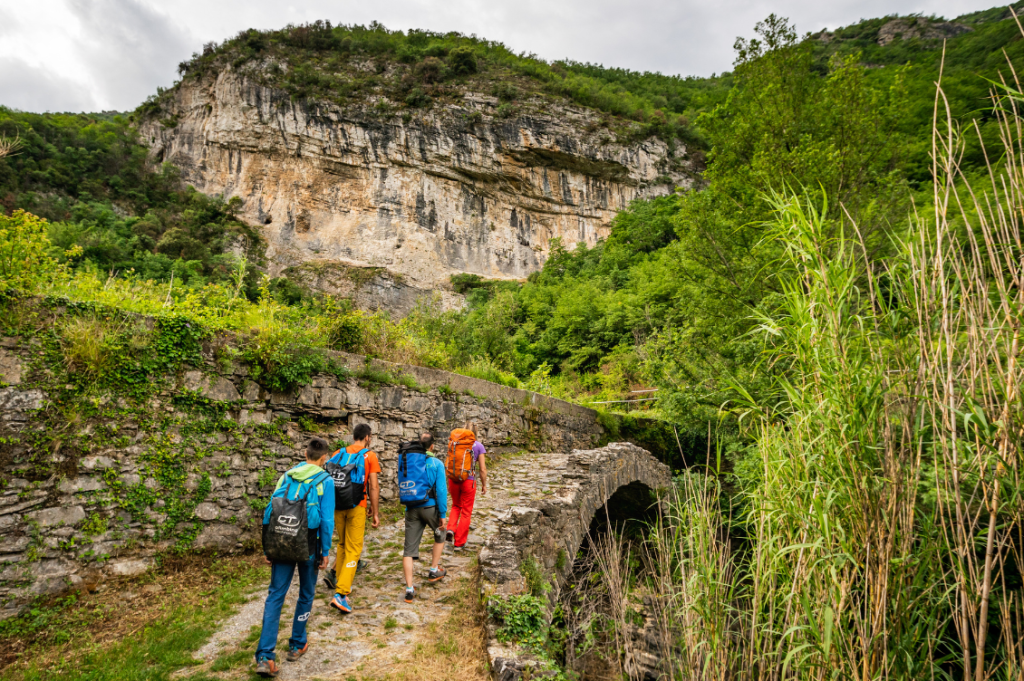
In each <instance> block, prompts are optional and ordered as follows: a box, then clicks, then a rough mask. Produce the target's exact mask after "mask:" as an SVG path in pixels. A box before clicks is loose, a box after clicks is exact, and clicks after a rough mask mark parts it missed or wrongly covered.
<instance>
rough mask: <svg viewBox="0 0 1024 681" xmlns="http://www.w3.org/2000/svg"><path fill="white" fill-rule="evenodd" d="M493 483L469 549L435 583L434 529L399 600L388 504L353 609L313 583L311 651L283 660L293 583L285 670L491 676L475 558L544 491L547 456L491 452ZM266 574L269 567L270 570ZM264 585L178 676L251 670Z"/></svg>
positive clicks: (447, 561)
mask: <svg viewBox="0 0 1024 681" xmlns="http://www.w3.org/2000/svg"><path fill="white" fill-rule="evenodd" d="M493 459H494V460H493V461H490V462H489V466H488V469H489V472H490V482H491V487H490V489H489V490H488V493H487V495H486V496H484V495H481V494H479V493H478V494H477V497H476V505H475V509H474V512H473V525H472V528H471V531H470V536H469V544H468V547H469V548H468V550H466V551H462V552H458V553H454V554H453V553H452V552H451V551H450V550H449V551H447V552H446V554H445V557H444V560H443V564H444V565H445V566H446V567H447V568H448V576H447V577H446V578H445V579H444V580H442V581H441V582H439V583H438V584H429V583H427V582H426V580H425V579H424V576H425V573H426V570H427V569H428V568H429V567H430V565H429V559H430V558H429V557H430V547H431V542H432V541H433V540H432V538H431V537H430V532H429V530H428V531H427V532H426V533H424V543H423V545H422V547H421V549H420V556H421V558H422V560H421V561H419V562H418V563H417V564H416V586H417V600H416V602H415V603H412V604H407V603H405V601H404V600H403V596H404V589H405V581H404V578H403V577H402V539H403V535H404V521H403V520H402V517H401V515H400V514H401V512H402V509H401V507H397V506H388V507H386V508H384V509H382V514H381V515H382V517H381V526H380V527H379V528H377V529H376V530H374V529H372V528H370V526H369V524H367V536H366V544H365V547H366V548H365V549H364V551H363V558H364V560H366V561H367V564H368V565H367V568H366V569H365V570H363V571H361V572H360V573H359V574H358V575H357V576H356V580H355V584H354V585H353V590H352V596H351V598H350V600H351V602H352V605H353V607H354V608H355V610H354V612H353V613H352V614H350V615H342V614H341V613H340V612H338V611H337V610H335V609H333V608H331V607H330V606H329V605H328V602H329V600H330V598H331V596H332V595H333V594H332V593H329V592H328V591H327V588H326V587H325V585H324V584H323V582H322V581H321V582H320V583H319V584H318V585H317V590H316V598H315V600H314V604H313V615H312V617H311V618H310V626H309V642H310V648H309V652H308V653H307V654H306V655H305V656H304V657H303V658H302V659H301V660H299V661H298V662H287V661H284V656H285V653H286V652H287V646H288V636H289V635H290V632H291V620H292V617H293V615H294V612H295V599H296V597H297V595H298V580H297V579H296V581H295V582H293V584H292V588H291V589H290V590H289V593H288V598H287V600H286V601H285V606H284V609H283V610H282V613H281V629H280V633H279V638H278V660H279V662H280V664H281V674H280V675H279V676H278V678H279V679H284V680H286V681H287V680H291V679H295V680H298V679H302V680H308V679H325V680H327V679H340V680H343V681H348V680H349V679H394V680H396V681H397V680H399V679H408V680H409V681H412V680H415V679H424V678H431V679H458V681H472V680H473V679H489V678H490V671H489V669H488V663H487V657H486V648H485V642H484V640H485V624H484V620H483V614H484V613H483V608H482V606H481V605H480V602H479V593H480V592H479V588H478V582H477V574H478V572H477V568H476V560H477V554H478V553H479V550H480V548H481V546H482V544H483V542H484V541H486V539H487V538H488V537H490V536H491V535H493V534H494V533H495V532H496V531H497V529H498V523H497V517H498V515H499V514H500V513H502V512H503V511H504V510H505V509H507V508H508V506H509V505H512V504H515V503H516V502H517V500H522V499H526V498H530V497H533V496H542V495H543V494H544V493H545V492H544V486H543V485H542V484H540V483H539V482H538V481H536V480H534V479H533V478H534V477H537V476H535V475H532V474H531V473H530V471H533V470H537V471H540V470H542V468H538V467H540V466H541V465H542V461H543V460H544V459H545V457H544V456H543V455H541V454H528V453H521V454H515V455H506V456H503V457H493ZM268 575H269V573H268ZM265 597H266V586H265V585H264V586H261V587H260V588H259V589H258V590H256V591H253V592H252V593H251V594H250V596H249V598H248V600H247V602H246V603H245V604H244V605H242V606H241V608H240V609H239V610H238V611H237V612H236V613H235V614H234V615H233V616H232V617H230V618H229V619H227V620H226V621H225V622H224V623H223V625H222V626H221V627H220V628H219V630H218V631H217V632H216V633H215V634H214V635H213V636H212V637H211V638H210V639H209V641H207V642H206V644H205V645H203V646H202V647H201V648H200V649H199V650H198V651H197V652H196V653H195V658H196V660H197V662H198V664H197V665H195V666H190V667H187V668H184V669H181V670H179V671H178V672H176V673H175V674H174V677H175V678H178V679H212V678H219V679H225V680H228V679H250V678H254V677H252V675H251V673H250V671H251V669H252V666H253V662H254V660H253V655H254V652H255V648H256V640H257V639H258V637H259V634H260V624H261V621H262V617H263V601H264V599H265Z"/></svg>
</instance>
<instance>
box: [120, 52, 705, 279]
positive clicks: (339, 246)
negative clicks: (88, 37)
mask: <svg viewBox="0 0 1024 681" xmlns="http://www.w3.org/2000/svg"><path fill="white" fill-rule="evenodd" d="M258 81H259V79H258V78H256V77H254V76H253V74H249V75H247V74H246V72H245V71H244V70H242V71H238V70H235V69H232V68H225V69H224V70H222V71H220V72H219V73H218V74H217V75H216V76H207V77H205V78H203V79H192V80H186V81H185V82H184V83H182V84H181V85H180V86H178V87H177V88H176V90H175V91H174V93H173V97H172V98H171V99H170V101H169V102H168V104H167V111H168V113H169V114H170V119H167V118H164V119H162V120H163V121H165V123H166V122H167V121H168V120H171V121H174V122H175V123H174V124H173V127H166V125H165V123H161V122H159V121H157V120H154V119H147V120H144V121H142V122H141V123H140V125H139V130H140V134H141V136H142V138H143V140H144V141H146V142H147V143H148V144H149V145H150V146H151V148H152V154H153V156H154V158H155V159H157V160H163V161H170V162H172V163H174V164H176V165H177V166H179V167H180V168H181V169H182V172H183V177H184V179H185V181H187V182H189V183H190V184H192V185H194V186H195V187H196V188H197V189H199V190H200V191H203V192H205V193H207V194H223V195H224V196H225V198H229V197H235V196H237V197H240V198H241V199H242V201H243V204H242V211H241V215H242V216H243V217H244V218H245V219H247V220H248V221H250V222H251V223H254V224H258V225H260V226H261V227H260V229H261V231H262V234H263V236H264V237H265V238H266V240H267V242H268V248H267V255H268V257H269V260H270V262H271V273H272V274H275V275H276V274H278V273H280V272H281V271H283V270H284V269H285V268H286V267H289V266H298V265H301V264H303V263H323V264H339V263H340V264H343V265H347V266H358V267H381V268H386V269H387V270H389V271H390V272H392V273H395V274H397V275H400V276H401V278H402V280H403V282H404V283H405V285H407V286H409V287H412V288H415V289H420V290H424V291H425V290H433V289H436V288H438V287H439V286H440V285H442V284H443V283H444V282H446V281H447V280H448V278H449V277H450V275H452V274H454V273H461V272H468V273H474V274H479V275H482V276H484V277H488V278H507V279H515V278H522V277H525V276H527V275H528V274H530V273H531V272H533V271H535V270H537V269H539V268H540V266H541V265H542V264H543V262H544V260H545V258H546V257H547V254H548V252H549V249H550V245H551V241H552V240H553V239H555V238H559V239H561V240H562V243H563V244H564V245H566V246H569V247H571V246H572V245H574V244H576V243H578V242H583V243H586V244H589V245H593V244H594V243H595V242H596V241H597V240H598V239H599V238H601V237H604V236H606V235H607V234H608V232H609V226H610V222H611V219H612V218H613V217H614V215H615V213H616V211H618V210H621V209H622V208H624V207H625V206H626V205H627V204H628V203H629V202H630V201H631V200H633V199H634V198H637V197H640V196H653V195H659V194H666V193H669V192H671V191H673V190H674V188H675V187H676V186H684V187H688V186H690V185H691V184H692V180H691V177H692V176H693V173H694V171H695V164H694V162H692V161H691V160H689V158H688V156H687V153H686V149H685V148H683V147H681V146H677V147H675V148H672V149H670V148H669V146H668V145H667V144H666V143H665V142H662V141H661V140H658V139H655V138H651V139H648V140H646V141H643V142H639V143H634V144H619V143H616V142H613V141H612V140H611V139H610V136H609V135H608V133H607V131H605V130H602V129H600V128H599V126H598V123H599V122H600V117H599V116H598V115H597V113H596V112H594V111H591V110H589V109H585V108H582V107H577V106H570V105H568V104H564V103H558V102H554V103H552V102H549V101H543V102H540V103H537V102H534V106H532V107H531V108H530V111H531V113H530V114H528V115H520V116H516V117H511V118H504V119H502V118H499V117H498V116H497V113H496V112H497V104H498V101H497V100H496V99H494V98H492V97H488V96H483V95H479V94H474V93H471V92H467V93H465V97H464V101H463V102H461V104H460V105H454V104H436V105H435V106H434V107H433V108H431V109H429V110H425V111H423V110H416V111H417V112H416V113H415V114H411V113H409V112H408V111H407V112H406V113H405V114H404V115H402V116H399V115H397V114H395V113H388V111H387V107H386V106H385V107H380V106H378V107H376V108H369V107H359V106H350V107H344V108H342V107H339V106H337V105H334V104H330V103H317V102H309V103H306V102H293V101H290V99H289V97H288V95H287V94H286V93H284V92H283V91H280V90H276V89H273V88H270V87H266V86H263V85H260V84H259V82H258ZM381 111H384V113H381ZM168 125H170V124H168ZM587 130H592V132H587ZM322 283H324V284H325V285H327V286H329V285H330V282H322ZM337 287H338V286H335V288H337ZM404 294H405V295H408V291H405V292H404Z"/></svg>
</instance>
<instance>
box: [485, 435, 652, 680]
mask: <svg viewBox="0 0 1024 681" xmlns="http://www.w3.org/2000/svg"><path fill="white" fill-rule="evenodd" d="M547 457H548V458H547V460H546V461H545V460H543V459H540V460H539V459H538V458H537V457H536V456H533V457H530V458H527V459H523V460H521V461H509V462H507V463H505V464H504V466H505V467H506V468H507V469H509V473H511V474H512V475H513V476H514V477H515V478H516V479H518V480H522V481H523V482H522V483H521V484H520V487H521V489H520V490H519V491H520V492H521V494H522V495H523V496H526V497H530V500H529V501H525V502H522V503H519V504H511V505H509V506H508V507H507V508H506V509H505V510H504V511H503V512H502V513H501V514H500V515H499V516H498V530H497V532H496V533H495V534H494V535H492V536H491V537H490V538H489V539H488V540H487V542H486V543H485V544H484V546H483V549H482V550H481V552H480V568H481V576H482V584H481V588H482V590H483V592H484V595H485V596H488V597H489V596H492V595H514V594H520V593H525V592H526V591H527V590H528V587H527V584H526V578H525V577H524V576H523V574H522V569H521V566H522V564H523V562H524V561H527V560H529V559H530V558H531V557H532V558H533V559H534V560H536V562H537V564H538V566H539V567H540V568H541V569H543V570H544V571H545V572H546V573H547V574H548V575H549V576H550V577H551V578H552V581H553V582H554V585H555V589H556V591H555V592H554V594H553V595H557V588H558V586H559V585H560V583H561V581H562V578H563V577H564V575H565V574H567V573H568V571H569V570H570V569H571V566H572V563H573V560H574V559H575V557H576V552H577V551H578V550H579V549H580V547H581V546H582V545H583V541H584V539H585V538H586V536H587V533H588V531H589V529H590V525H591V522H592V521H593V520H594V517H595V515H596V514H597V513H598V512H599V511H601V509H602V508H604V507H605V504H606V503H607V502H608V500H609V499H610V498H611V497H612V495H613V494H615V492H616V491H618V490H619V489H621V488H623V487H627V486H634V487H635V486H637V485H640V486H643V487H646V488H648V489H649V490H651V491H652V492H657V491H658V490H664V489H667V488H668V487H669V486H670V485H671V483H672V476H671V471H670V470H669V467H668V466H666V465H665V464H664V463H662V462H660V461H658V460H657V459H656V458H654V456H652V455H651V454H650V452H648V451H647V450H645V449H641V448H640V447H637V446H636V445H633V444H630V443H628V442H616V443H612V444H609V445H607V446H605V447H601V448H599V449H577V450H573V451H572V452H571V453H568V454H564V453H563V454H559V453H556V454H550V455H547ZM531 469H532V470H531ZM652 503H653V497H652ZM488 637H489V639H490V640H489V643H488V654H489V656H490V659H491V666H492V670H493V672H494V675H495V678H497V679H499V681H511V680H513V679H518V678H521V677H522V676H523V672H524V670H525V669H526V668H528V667H531V666H533V662H532V660H531V659H530V656H529V655H528V654H526V653H525V652H524V651H523V650H521V649H519V648H518V647H517V646H514V645H503V644H501V643H500V642H499V641H498V640H497V624H496V623H494V622H489V623H488Z"/></svg>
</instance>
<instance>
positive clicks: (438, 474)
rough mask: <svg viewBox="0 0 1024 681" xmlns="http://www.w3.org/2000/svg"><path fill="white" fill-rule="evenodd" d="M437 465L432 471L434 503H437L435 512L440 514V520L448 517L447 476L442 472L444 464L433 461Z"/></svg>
mask: <svg viewBox="0 0 1024 681" xmlns="http://www.w3.org/2000/svg"><path fill="white" fill-rule="evenodd" d="M434 462H435V463H436V464H437V465H436V466H433V469H434V501H435V502H436V503H437V512H438V513H440V514H441V520H444V519H445V518H447V517H448V479H447V478H448V476H447V475H446V474H445V472H444V464H442V463H441V462H440V461H438V460H437V459H434Z"/></svg>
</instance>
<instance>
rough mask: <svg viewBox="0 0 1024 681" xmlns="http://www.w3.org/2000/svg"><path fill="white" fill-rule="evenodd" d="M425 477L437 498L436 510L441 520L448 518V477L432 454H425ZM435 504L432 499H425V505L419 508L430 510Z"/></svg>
mask: <svg viewBox="0 0 1024 681" xmlns="http://www.w3.org/2000/svg"><path fill="white" fill-rule="evenodd" d="M427 477H429V478H430V486H431V487H433V488H434V492H435V496H436V497H437V502H436V504H437V507H438V508H437V510H438V511H440V512H441V517H442V518H447V517H448V476H447V475H446V474H445V472H444V464H443V463H441V462H440V461H438V460H437V458H436V457H435V456H434V454H433V452H431V453H429V454H427ZM434 504H435V502H434V500H433V499H427V503H425V504H423V505H422V506H420V508H430V507H431V506H433V505H434Z"/></svg>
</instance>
